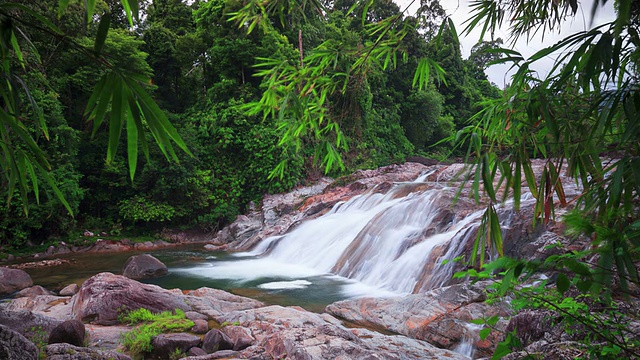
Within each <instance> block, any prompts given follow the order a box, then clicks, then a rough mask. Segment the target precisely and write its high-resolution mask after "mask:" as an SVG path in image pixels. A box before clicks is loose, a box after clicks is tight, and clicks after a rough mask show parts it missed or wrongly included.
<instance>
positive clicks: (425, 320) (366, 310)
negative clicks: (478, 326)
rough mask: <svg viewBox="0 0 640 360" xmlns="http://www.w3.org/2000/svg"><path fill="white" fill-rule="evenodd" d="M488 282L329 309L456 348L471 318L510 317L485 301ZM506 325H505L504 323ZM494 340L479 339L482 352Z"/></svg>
mask: <svg viewBox="0 0 640 360" xmlns="http://www.w3.org/2000/svg"><path fill="white" fill-rule="evenodd" d="M486 285H487V284H486V283H485V282H478V283H475V284H460V285H452V286H448V287H444V288H439V289H435V290H431V291H429V292H427V293H425V294H413V295H407V296H405V297H398V298H360V299H355V300H344V301H338V302H335V303H333V304H330V305H328V306H327V308H326V311H327V312H328V313H330V314H332V315H335V316H337V317H339V318H342V319H345V320H347V321H350V322H353V323H355V324H358V325H362V326H366V327H372V328H379V329H385V330H388V331H392V332H395V333H399V334H403V335H406V336H409V337H411V338H414V339H419V340H425V341H428V342H429V343H432V344H434V345H437V346H439V347H442V348H446V349H453V348H455V347H456V346H457V345H458V344H459V343H460V342H461V341H462V340H463V339H464V338H465V336H473V335H474V334H470V333H469V332H470V329H469V328H468V326H466V325H467V324H468V322H469V321H471V320H472V319H474V318H481V317H490V316H493V315H500V316H507V315H508V312H507V311H506V310H505V308H504V307H501V306H489V305H486V304H484V300H485V298H486V296H485V292H484V288H485V286H486ZM501 325H504V326H506V324H501ZM491 339H494V340H495V341H482V342H481V341H476V343H475V345H476V347H478V351H479V355H487V354H489V353H491V351H492V349H493V348H494V346H495V345H496V343H497V341H499V339H498V335H495V336H492V337H491Z"/></svg>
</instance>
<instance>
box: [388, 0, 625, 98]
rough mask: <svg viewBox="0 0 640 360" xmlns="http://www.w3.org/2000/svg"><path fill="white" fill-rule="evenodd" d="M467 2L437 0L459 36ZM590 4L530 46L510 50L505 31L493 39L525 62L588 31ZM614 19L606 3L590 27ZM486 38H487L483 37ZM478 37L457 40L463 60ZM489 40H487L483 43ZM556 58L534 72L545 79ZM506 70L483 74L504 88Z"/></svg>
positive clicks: (524, 44) (403, 3)
mask: <svg viewBox="0 0 640 360" xmlns="http://www.w3.org/2000/svg"><path fill="white" fill-rule="evenodd" d="M394 1H396V3H397V4H399V5H400V7H401V9H402V10H404V8H405V7H406V6H407V5H408V4H410V3H411V0H394ZM470 2H471V1H470V0H440V5H442V7H443V8H444V9H445V10H446V11H447V14H448V15H449V16H450V17H451V19H452V20H453V22H454V23H455V25H456V30H457V31H458V34H459V35H460V33H461V32H462V30H463V29H464V28H465V25H463V23H464V21H465V20H467V19H468V18H469V17H470V16H471V13H470V9H469V3H470ZM419 3H420V0H416V1H415V2H414V4H413V5H412V7H411V8H410V10H409V12H411V11H412V10H413V11H414V12H415V9H417V8H418V6H419ZM592 4H593V0H585V1H581V2H580V8H579V9H578V13H577V15H576V16H575V17H572V18H570V19H568V20H567V21H566V23H565V25H563V26H562V29H561V31H560V32H558V31H556V32H554V33H546V34H544V39H543V36H542V35H543V34H537V35H536V36H534V37H533V38H532V39H531V40H530V41H529V42H527V41H526V40H525V39H521V40H518V42H517V43H516V44H515V45H514V46H511V45H510V43H509V41H508V40H507V39H508V36H507V33H506V31H501V32H498V33H496V34H495V36H496V37H501V38H502V39H503V40H504V41H505V44H504V45H503V46H504V47H511V48H513V49H514V50H516V51H518V52H520V53H521V54H522V55H523V56H524V57H525V58H527V57H529V56H531V55H533V54H534V53H535V52H536V51H538V50H540V49H542V48H543V47H547V46H550V45H553V44H554V43H556V42H558V41H559V40H561V39H563V38H565V37H566V36H568V35H570V34H573V33H575V32H578V31H584V30H588V29H589V28H590V23H591V21H590V20H591V19H590V17H591V7H592ZM613 19H615V12H614V10H613V1H608V2H607V6H606V7H605V8H601V9H599V11H598V12H597V13H596V17H595V19H594V21H593V26H595V25H598V24H602V23H605V22H608V21H611V20H613ZM485 36H487V35H485ZM479 37H480V30H477V31H474V32H473V33H472V34H471V35H469V36H467V37H464V38H463V37H462V36H461V37H460V43H461V50H462V55H463V56H464V57H465V58H466V57H468V56H469V52H470V51H471V48H472V47H473V45H474V44H476V43H477V42H478V40H479ZM486 40H489V39H486ZM554 58H555V56H553V55H551V56H549V57H547V58H546V59H541V60H540V61H539V64H538V65H537V66H535V67H534V69H535V70H536V71H538V72H539V73H541V75H545V74H546V73H548V71H549V70H550V69H551V67H552V65H553V62H554ZM508 70H509V66H507V65H495V66H491V67H489V68H488V69H487V70H486V72H487V75H488V76H489V80H490V81H491V82H493V83H495V84H497V85H498V86H500V87H503V86H504V84H505V83H509V82H510V74H509V73H507V71H508Z"/></svg>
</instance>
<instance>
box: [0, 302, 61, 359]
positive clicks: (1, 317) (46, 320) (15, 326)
mask: <svg viewBox="0 0 640 360" xmlns="http://www.w3.org/2000/svg"><path fill="white" fill-rule="evenodd" d="M61 323H62V321H60V320H58V319H54V318H52V317H49V316H44V315H41V314H36V313H33V312H31V311H27V310H18V311H11V310H6V309H0V325H3V326H6V327H8V328H10V329H11V330H13V331H17V332H18V333H20V334H22V335H24V336H26V337H27V338H35V337H40V338H44V340H45V341H46V340H47V338H48V337H49V334H50V333H51V331H53V329H54V328H56V327H57V326H58V325H60V324H61ZM0 358H1V357H0Z"/></svg>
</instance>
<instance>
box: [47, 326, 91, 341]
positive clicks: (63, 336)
mask: <svg viewBox="0 0 640 360" xmlns="http://www.w3.org/2000/svg"><path fill="white" fill-rule="evenodd" d="M84 334H85V329H84V324H83V323H82V321H80V320H67V321H65V322H63V323H62V324H60V325H58V326H56V327H55V328H54V329H53V330H52V331H51V334H50V335H49V344H60V343H67V344H71V345H75V346H84Z"/></svg>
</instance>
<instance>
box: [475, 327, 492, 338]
mask: <svg viewBox="0 0 640 360" xmlns="http://www.w3.org/2000/svg"><path fill="white" fill-rule="evenodd" d="M489 334H491V329H490V328H484V329H482V330H480V331H479V332H478V337H479V338H480V340H484V339H486V338H487V336H489Z"/></svg>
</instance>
